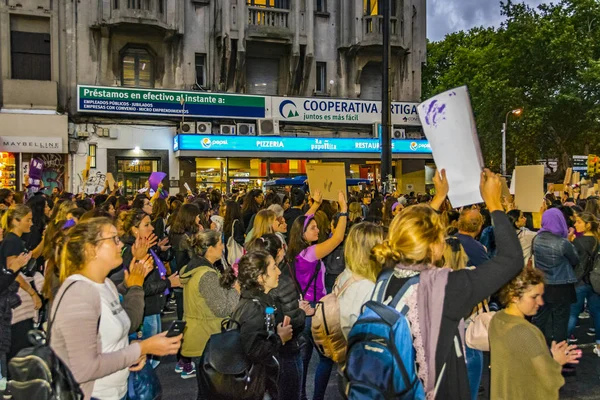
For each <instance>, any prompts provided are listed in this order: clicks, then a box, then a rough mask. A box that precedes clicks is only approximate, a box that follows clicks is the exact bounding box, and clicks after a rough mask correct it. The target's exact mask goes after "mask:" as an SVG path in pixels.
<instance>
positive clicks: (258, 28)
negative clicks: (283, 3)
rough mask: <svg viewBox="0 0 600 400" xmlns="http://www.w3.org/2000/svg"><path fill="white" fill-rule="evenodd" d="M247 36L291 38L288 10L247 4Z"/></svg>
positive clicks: (291, 31)
mask: <svg viewBox="0 0 600 400" xmlns="http://www.w3.org/2000/svg"><path fill="white" fill-rule="evenodd" d="M248 36H250V37H254V38H270V39H284V40H291V39H292V37H293V29H292V26H291V22H290V10H287V9H284V8H268V7H267V8H265V7H254V6H248Z"/></svg>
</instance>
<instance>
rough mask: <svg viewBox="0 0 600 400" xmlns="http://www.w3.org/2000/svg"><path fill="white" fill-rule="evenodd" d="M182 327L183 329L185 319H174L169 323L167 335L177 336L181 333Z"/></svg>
mask: <svg viewBox="0 0 600 400" xmlns="http://www.w3.org/2000/svg"><path fill="white" fill-rule="evenodd" d="M184 329H185V321H181V320H175V321H173V322H172V323H171V327H170V328H169V331H168V332H167V337H175V336H179V335H181V334H182V333H183V330H184Z"/></svg>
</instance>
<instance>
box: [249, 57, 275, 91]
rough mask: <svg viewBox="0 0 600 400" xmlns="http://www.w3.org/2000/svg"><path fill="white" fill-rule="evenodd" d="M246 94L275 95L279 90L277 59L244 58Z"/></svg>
mask: <svg viewBox="0 0 600 400" xmlns="http://www.w3.org/2000/svg"><path fill="white" fill-rule="evenodd" d="M246 79H247V87H248V94H258V95H263V96H268V95H277V94H278V91H279V60H278V59H276V58H253V57H248V58H247V59H246Z"/></svg>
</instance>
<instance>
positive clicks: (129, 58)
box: [121, 48, 154, 88]
mask: <svg viewBox="0 0 600 400" xmlns="http://www.w3.org/2000/svg"><path fill="white" fill-rule="evenodd" d="M121 68H122V77H121V85H122V86H133V87H146V88H151V87H154V57H152V55H150V53H149V52H148V50H145V49H139V48H129V49H127V50H126V51H125V52H124V53H123V54H122V56H121Z"/></svg>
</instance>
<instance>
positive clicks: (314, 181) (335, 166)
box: [306, 163, 346, 201]
mask: <svg viewBox="0 0 600 400" xmlns="http://www.w3.org/2000/svg"><path fill="white" fill-rule="evenodd" d="M306 175H307V176H308V187H309V190H310V192H311V193H312V192H314V191H315V190H320V191H321V193H322V194H323V199H325V200H332V201H337V200H338V193H339V191H340V190H341V191H342V193H344V194H346V167H345V165H344V163H319V164H306Z"/></svg>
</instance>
